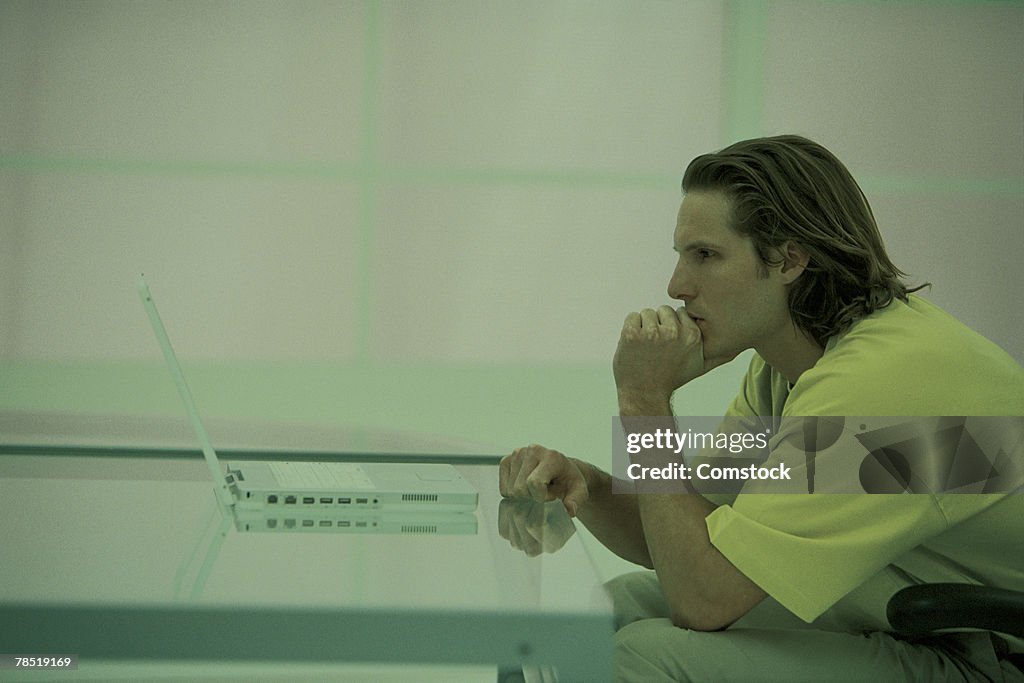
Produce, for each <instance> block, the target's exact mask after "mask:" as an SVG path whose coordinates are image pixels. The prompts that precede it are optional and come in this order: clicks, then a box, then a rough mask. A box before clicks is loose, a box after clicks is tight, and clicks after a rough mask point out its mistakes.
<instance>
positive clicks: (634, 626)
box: [615, 619, 685, 683]
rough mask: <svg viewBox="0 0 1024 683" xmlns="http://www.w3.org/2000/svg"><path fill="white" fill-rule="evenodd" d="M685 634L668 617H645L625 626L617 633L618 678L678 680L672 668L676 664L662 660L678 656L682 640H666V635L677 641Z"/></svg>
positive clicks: (626, 679)
mask: <svg viewBox="0 0 1024 683" xmlns="http://www.w3.org/2000/svg"><path fill="white" fill-rule="evenodd" d="M684 633H685V630H684V629H678V628H676V627H674V626H673V625H672V622H671V621H669V620H668V619H644V620H641V621H634V622H632V623H630V624H627V625H626V626H623V627H622V628H620V629H619V630H618V632H616V634H615V680H616V681H621V682H623V683H625V682H630V683H632V682H634V681H635V682H640V681H643V682H647V681H650V682H651V683H656V682H661V681H665V682H667V681H678V680H685V679H679V678H677V677H676V676H677V675H678V672H675V675H670V674H669V671H671V670H672V669H674V668H675V667H673V666H671V665H670V664H669V663H668V662H665V661H663V660H664V659H665V658H666V656H669V657H672V655H673V654H675V655H678V650H677V648H678V645H679V643H671V644H670V643H667V642H666V636H668V637H669V639H672V640H678V639H679V638H680V637H681V636H683V634H684Z"/></svg>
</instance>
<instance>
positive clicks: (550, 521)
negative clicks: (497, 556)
mask: <svg viewBox="0 0 1024 683" xmlns="http://www.w3.org/2000/svg"><path fill="white" fill-rule="evenodd" d="M498 533H499V534H501V537H502V538H504V539H505V540H506V541H508V542H509V543H510V544H511V545H512V547H513V548H515V549H516V550H522V551H523V552H524V553H526V554H527V555H528V556H529V557H536V556H538V555H540V554H541V553H553V552H555V551H557V550H559V549H560V548H561V547H562V546H564V545H565V543H566V541H568V540H569V539H570V538H572V535H573V534H574V533H576V526H575V525H574V524H573V523H572V519H570V518H569V514H568V513H567V512H566V511H565V506H564V505H562V502H561V501H560V500H552V501H549V502H547V503H538V502H537V501H534V500H530V499H527V498H516V499H511V498H504V499H502V501H501V503H499V505H498Z"/></svg>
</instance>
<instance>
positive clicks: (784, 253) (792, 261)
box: [779, 241, 811, 285]
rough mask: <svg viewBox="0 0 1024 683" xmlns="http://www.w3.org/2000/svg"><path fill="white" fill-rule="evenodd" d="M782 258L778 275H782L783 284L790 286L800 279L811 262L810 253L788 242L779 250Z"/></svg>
mask: <svg viewBox="0 0 1024 683" xmlns="http://www.w3.org/2000/svg"><path fill="white" fill-rule="evenodd" d="M779 255H780V256H781V257H782V268H781V269H780V271H779V273H780V274H781V275H782V281H783V283H784V284H787V285H788V284H792V283H793V282H795V281H796V279H797V278H798V277H800V276H801V275H802V274H803V272H804V270H806V269H807V264H808V263H810V262H811V255H810V253H809V252H808V251H807V250H806V249H804V248H803V247H802V246H800V245H799V244H797V243H796V242H793V241H789V242H786V243H785V244H783V245H782V247H781V248H780V249H779Z"/></svg>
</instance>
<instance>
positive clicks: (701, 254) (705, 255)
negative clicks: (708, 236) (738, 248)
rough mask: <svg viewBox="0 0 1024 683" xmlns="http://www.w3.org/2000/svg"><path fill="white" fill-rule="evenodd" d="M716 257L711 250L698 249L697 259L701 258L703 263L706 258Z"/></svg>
mask: <svg viewBox="0 0 1024 683" xmlns="http://www.w3.org/2000/svg"><path fill="white" fill-rule="evenodd" d="M714 255H715V252H713V251H711V250H710V249H698V250H697V258H699V259H700V260H701V261H703V260H704V259H706V258H710V257H712V256H714Z"/></svg>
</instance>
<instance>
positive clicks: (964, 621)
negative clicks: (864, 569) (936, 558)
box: [886, 583, 1024, 638]
mask: <svg viewBox="0 0 1024 683" xmlns="http://www.w3.org/2000/svg"><path fill="white" fill-rule="evenodd" d="M886 616H888V618H889V624H891V625H892V627H893V628H894V629H896V630H897V631H898V632H900V633H902V634H905V635H911V636H913V635H925V634H927V633H931V632H932V631H937V630H940V629H946V628H980V629H984V630H986V631H997V632H999V633H1005V634H1007V635H1012V636H1017V637H1018V638H1024V592H1020V591H1013V590H1008V589H1005V588H992V587H990V586H974V585H971V584H962V583H926V584H921V585H919V586H907V587H906V588H904V589H902V590H900V591H898V592H897V593H896V594H895V595H893V596H892V597H891V598H890V599H889V604H888V605H887V607H886Z"/></svg>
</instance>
